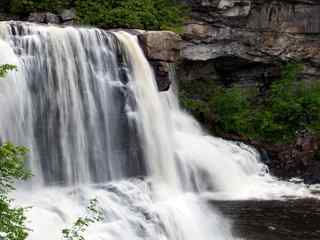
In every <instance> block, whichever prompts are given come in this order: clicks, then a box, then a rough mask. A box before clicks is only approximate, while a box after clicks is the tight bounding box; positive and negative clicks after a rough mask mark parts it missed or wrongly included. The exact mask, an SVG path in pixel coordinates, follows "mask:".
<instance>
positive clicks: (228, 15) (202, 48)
mask: <svg viewBox="0 0 320 240" xmlns="http://www.w3.org/2000/svg"><path fill="white" fill-rule="evenodd" d="M181 1H182V0H181ZM182 2H185V3H186V4H188V5H189V6H190V8H191V18H190V19H189V20H188V21H187V23H186V25H185V27H184V32H183V34H182V38H183V40H184V41H183V43H182V45H181V59H182V64H180V65H179V70H180V71H179V73H180V74H179V75H180V79H182V80H189V79H194V78H207V79H208V78H210V79H219V80H221V81H222V82H224V83H226V84H229V83H232V82H237V83H240V84H245V85H248V84H254V83H256V82H261V81H262V76H266V77H267V78H268V79H267V80H273V79H275V78H277V77H278V76H279V67H278V66H279V62H283V61H288V60H298V61H301V62H302V63H303V64H304V71H303V76H302V77H303V78H304V79H307V80H319V79H320V71H319V69H320V41H319V39H320V38H319V36H320V14H319V12H320V2H319V1H317V0H299V1H297V0H273V1H270V0H254V1H253V0H209V1H208V0H183V1H182Z"/></svg>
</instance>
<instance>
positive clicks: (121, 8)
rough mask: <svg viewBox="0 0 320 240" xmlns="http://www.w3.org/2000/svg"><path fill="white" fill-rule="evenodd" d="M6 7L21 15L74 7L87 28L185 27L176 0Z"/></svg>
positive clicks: (34, 0) (52, 0) (37, 2)
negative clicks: (88, 26)
mask: <svg viewBox="0 0 320 240" xmlns="http://www.w3.org/2000/svg"><path fill="white" fill-rule="evenodd" d="M7 6H8V7H7V8H8V9H7V11H9V12H10V13H13V14H18V15H21V16H28V15H29V14H30V13H32V12H43V11H49V12H52V13H59V12H60V11H61V10H62V9H66V8H75V9H76V13H77V19H78V22H79V23H81V24H85V25H92V26H97V27H102V28H142V29H150V30H160V29H165V30H175V31H177V30H179V27H180V26H181V25H182V23H183V20H184V16H185V12H186V8H185V7H184V6H182V5H180V4H178V3H176V2H175V1H174V0H139V1H137V0H107V1H106V0H91V1H87V0H74V1H73V0H11V1H8V4H7Z"/></svg>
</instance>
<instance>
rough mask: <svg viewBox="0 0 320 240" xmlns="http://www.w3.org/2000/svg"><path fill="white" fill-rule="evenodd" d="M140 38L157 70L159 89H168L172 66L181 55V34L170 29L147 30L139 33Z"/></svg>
mask: <svg viewBox="0 0 320 240" xmlns="http://www.w3.org/2000/svg"><path fill="white" fill-rule="evenodd" d="M138 39H139V42H140V45H141V47H142V49H143V50H144V53H145V55H146V57H147V58H148V60H149V61H150V63H151V65H152V67H153V69H154V71H155V74H156V79H157V83H158V88H159V90H160V91H166V90H168V89H169V87H170V84H171V79H170V68H171V65H172V64H173V63H175V62H176V61H177V58H178V56H179V43H180V41H181V38H180V36H179V35H178V34H176V33H173V32H170V31H146V32H143V33H142V34H140V35H138Z"/></svg>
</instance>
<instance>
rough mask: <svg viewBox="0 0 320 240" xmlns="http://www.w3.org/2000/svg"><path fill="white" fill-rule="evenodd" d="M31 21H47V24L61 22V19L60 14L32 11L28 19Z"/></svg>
mask: <svg viewBox="0 0 320 240" xmlns="http://www.w3.org/2000/svg"><path fill="white" fill-rule="evenodd" d="M27 20H28V21H29V22H35V23H46V24H48V23H49V24H60V23H61V19H60V17H59V16H58V15H55V14H53V13H50V12H44V13H38V12H35V13H31V14H30V15H29V17H28V19H27Z"/></svg>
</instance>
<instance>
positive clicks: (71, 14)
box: [60, 8, 76, 22]
mask: <svg viewBox="0 0 320 240" xmlns="http://www.w3.org/2000/svg"><path fill="white" fill-rule="evenodd" d="M60 17H61V20H62V22H68V21H73V20H75V19H76V11H75V9H73V8H72V9H64V10H62V12H61V13H60Z"/></svg>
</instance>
